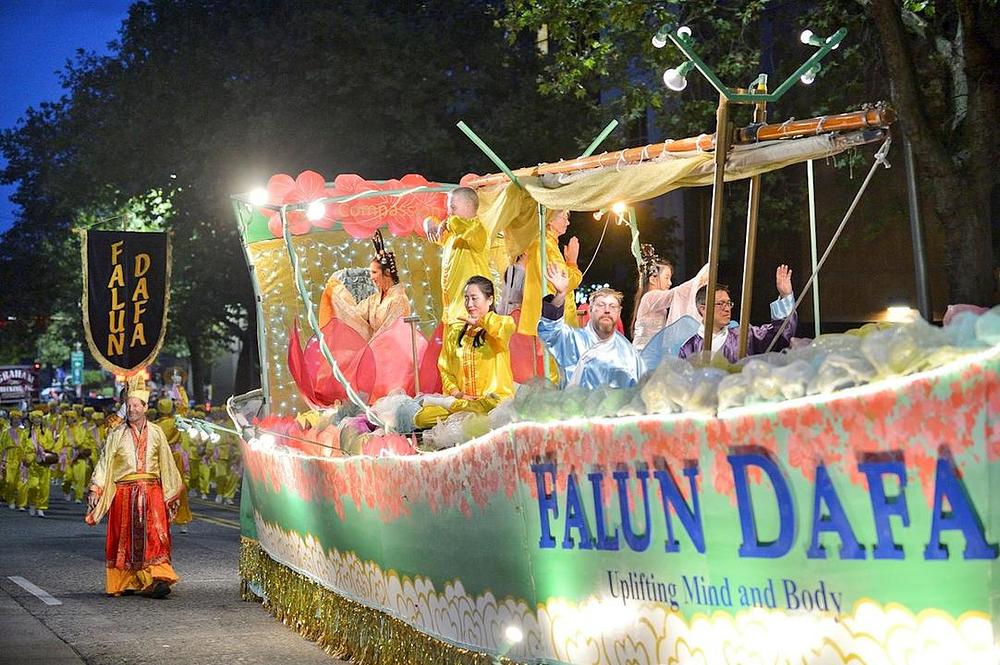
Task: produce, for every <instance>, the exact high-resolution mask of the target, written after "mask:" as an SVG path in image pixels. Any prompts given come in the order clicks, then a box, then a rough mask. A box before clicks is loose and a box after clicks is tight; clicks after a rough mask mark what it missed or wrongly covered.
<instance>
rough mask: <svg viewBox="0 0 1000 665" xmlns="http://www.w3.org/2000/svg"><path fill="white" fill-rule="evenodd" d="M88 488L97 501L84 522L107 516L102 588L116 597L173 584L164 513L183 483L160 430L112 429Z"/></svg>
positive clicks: (172, 505)
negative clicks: (162, 584) (103, 583)
mask: <svg viewBox="0 0 1000 665" xmlns="http://www.w3.org/2000/svg"><path fill="white" fill-rule="evenodd" d="M90 489H91V492H94V493H96V494H97V496H98V501H97V506H96V507H95V508H94V509H93V510H92V511H91V512H88V513H87V516H86V518H85V519H86V522H87V523H88V524H90V525H95V524H97V523H98V522H100V521H101V519H102V518H103V517H104V516H105V515H107V516H108V535H107V539H106V541H105V560H106V577H105V591H106V592H107V593H108V594H110V595H114V596H118V595H121V594H122V593H125V592H128V591H144V590H148V589H150V588H151V587H152V586H153V585H154V584H155V583H156V582H166V583H167V584H173V583H175V582H177V580H178V579H179V578H178V577H177V573H175V572H174V569H173V567H172V566H171V565H170V556H171V543H170V524H169V517H168V515H169V512H170V510H172V509H175V508H176V506H177V504H178V502H179V500H180V494H181V492H183V491H184V485H183V483H182V482H181V474H180V472H179V471H178V470H177V465H176V464H175V463H174V458H173V455H172V454H171V450H170V446H169V444H168V443H167V438H166V436H164V434H163V430H162V429H160V427H159V426H157V425H156V424H155V423H151V422H147V423H145V425H144V427H143V428H142V430H141V431H140V430H137V429H136V428H135V427H133V426H132V425H131V424H128V423H125V424H122V425H119V426H118V427H116V428H115V429H114V430H112V431H111V432H110V433H109V435H108V440H107V443H106V444H105V446H104V450H103V451H102V453H101V457H100V459H99V460H98V461H97V465H96V466H95V468H94V473H93V475H92V476H91V485H90Z"/></svg>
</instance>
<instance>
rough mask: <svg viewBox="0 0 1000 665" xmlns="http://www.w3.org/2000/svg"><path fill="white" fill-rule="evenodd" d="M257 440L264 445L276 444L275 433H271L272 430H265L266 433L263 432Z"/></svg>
mask: <svg viewBox="0 0 1000 665" xmlns="http://www.w3.org/2000/svg"><path fill="white" fill-rule="evenodd" d="M257 441H258V442H259V443H260V445H261V446H262V447H270V446H273V445H274V435H273V434H271V433H270V432H265V433H263V434H261V435H260V438H259V439H257Z"/></svg>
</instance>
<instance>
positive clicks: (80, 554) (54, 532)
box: [0, 487, 340, 665]
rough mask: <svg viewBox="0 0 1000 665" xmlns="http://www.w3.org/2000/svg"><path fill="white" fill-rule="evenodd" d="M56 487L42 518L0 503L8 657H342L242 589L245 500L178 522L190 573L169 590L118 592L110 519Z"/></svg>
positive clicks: (28, 661)
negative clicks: (153, 594) (89, 513)
mask: <svg viewBox="0 0 1000 665" xmlns="http://www.w3.org/2000/svg"><path fill="white" fill-rule="evenodd" d="M57 494H59V495H60V496H61V493H60V492H58V490H57V488H55V487H53V492H52V495H53V497H52V502H51V510H49V511H47V513H46V515H47V516H46V517H45V518H44V519H40V518H37V517H29V516H28V514H27V513H25V512H19V511H11V510H9V509H8V508H7V507H6V506H0V664H2V665H7V664H8V663H9V664H15V663H16V664H18V665H34V664H35V663H37V664H39V665H40V664H42V663H44V664H46V665H64V664H65V665H77V664H79V663H87V664H88V665H111V664H114V665H122V664H125V663H128V664H129V665H133V664H141V663H171V664H172V665H173V664H179V665H195V664H199V665H200V664H202V663H205V664H208V663H212V664H213V665H214V664H216V663H243V664H246V665H253V664H257V663H260V664H264V663H276V662H282V663H303V664H306V665H311V664H313V663H315V664H316V665H336V664H337V663H340V661H337V660H334V659H333V658H330V657H329V656H327V655H326V654H325V653H323V651H321V650H320V649H319V647H317V646H316V645H315V644H313V643H312V642H310V641H308V640H306V639H304V638H302V637H300V636H299V635H297V634H296V633H294V632H292V631H291V630H289V629H288V628H286V627H285V626H284V625H282V624H281V623H279V622H278V621H276V620H275V619H274V618H273V617H272V616H271V615H270V614H268V613H267V612H266V611H265V610H264V609H263V608H262V607H261V606H260V605H259V604H257V603H251V602H244V601H242V600H240V593H239V588H240V586H239V575H238V573H237V559H238V556H239V528H238V520H239V515H238V513H237V511H236V507H229V506H219V505H216V504H214V503H207V502H201V501H197V500H192V505H191V509H192V511H193V512H194V514H195V520H194V522H192V523H191V524H190V525H188V533H187V534H182V533H179V531H178V529H177V527H174V528H173V565H174V569H175V570H176V571H177V573H178V575H180V577H181V581H180V582H179V583H178V584H177V585H176V586H175V587H174V590H173V593H172V594H171V595H170V596H169V597H168V598H166V599H164V600H152V599H148V598H142V597H138V596H124V597H121V598H110V597H108V596H105V594H104V537H105V525H104V524H103V523H102V524H100V525H98V526H97V527H88V526H87V525H86V524H84V522H83V514H84V507H83V506H82V505H79V504H73V503H68V502H66V501H63V500H62V499H61V498H56V495H57ZM11 578H14V579H11ZM19 583H20V584H19ZM25 586H27V587H29V588H31V587H34V589H32V590H33V591H34V593H32V592H31V591H29V590H27V589H25V588H24V587H25ZM46 593H47V594H48V595H49V596H51V599H45V600H48V603H49V604H46V602H45V600H43V599H42V598H44V594H46ZM39 596H41V598H40V597H39ZM56 603H58V604H56Z"/></svg>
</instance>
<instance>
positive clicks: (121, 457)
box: [87, 422, 184, 524]
mask: <svg viewBox="0 0 1000 665" xmlns="http://www.w3.org/2000/svg"><path fill="white" fill-rule="evenodd" d="M146 426H147V427H148V428H149V433H148V434H147V439H146V464H145V470H144V473H151V474H153V475H155V476H157V477H159V479H160V487H162V488H163V500H164V501H165V502H167V503H168V504H169V503H170V502H171V501H176V500H177V499H178V498H179V497H180V493H181V492H182V491H183V489H184V484H183V483H182V482H181V473H180V471H178V470H177V465H176V464H175V463H174V457H173V455H172V454H171V451H170V445H169V444H168V443H167V437H166V436H165V435H164V434H163V430H162V429H160V427H159V426H158V425H157V424H156V423H152V422H147V423H146ZM138 468H139V465H138V462H137V460H136V446H135V444H134V443H133V440H132V434H131V432H130V430H129V427H128V425H127V424H122V425H119V426H118V427H116V428H115V429H113V430H112V431H111V432H110V433H109V434H108V440H107V443H105V444H104V450H103V451H102V452H101V458H100V459H99V460H97V466H95V467H94V473H93V474H92V475H91V477H90V489H91V491H93V492H97V493H98V495H99V497H100V498H99V500H98V502H97V507H96V508H94V510H93V511H92V512H91V513H88V514H87V523H88V524H97V523H98V522H100V521H101V519H102V518H103V517H104V516H105V515H106V514H107V512H108V510H109V509H110V508H111V502H112V501H113V500H114V498H115V482H117V481H118V480H121V479H122V478H124V477H125V476H128V475H129V474H133V473H136V472H137V470H138Z"/></svg>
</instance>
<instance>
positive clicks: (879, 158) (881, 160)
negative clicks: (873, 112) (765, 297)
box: [764, 136, 892, 353]
mask: <svg viewBox="0 0 1000 665" xmlns="http://www.w3.org/2000/svg"><path fill="white" fill-rule="evenodd" d="M891 145H892V137H891V136H889V137H886V139H885V142H884V143H883V144H882V146H881V147H880V148H879V149H878V150H877V151H876V152H875V161H874V162H873V163H872V167H871V168H870V169H869V170H868V175H866V176H865V180H864V182H862V183H861V187H860V188H859V189H858V193H857V194H855V195H854V200H853V201H851V205H850V206H849V207H848V208H847V212H846V213H844V217H843V219H841V220H840V225H839V226H838V227H837V230H836V231H834V232H833V237H832V238H830V242H829V243H828V244H827V246H826V250H825V251H824V252H823V256H821V257H820V258H819V263H817V264H816V272H814V273H813V274H811V275H809V280H808V281H807V282H806V285H805V286H803V287H802V293H800V294H799V297H798V298H796V299H795V304H794V305H792V311H791V312H789V314H788V316H786V317H785V318H784V320H783V321H782V322H781V325H780V326H779V327H778V332H777V333H775V335H774V338H773V339H771V343H770V344H768V346H767V349H765V350H764V353H769V352H770V351H771V349H773V348H774V345H775V344H777V343H778V339H779V338H780V337H781V333H783V332H784V331H785V328H786V327H787V326H788V320H789V318H790V317H791V316H792V314H794V313H795V312H796V311H797V310H798V308H799V305H801V304H802V299H803V298H805V297H806V294H807V293H809V289H810V287H811V286H812V285H813V282H814V281H815V279H816V276H817V275H819V271H820V270H822V269H823V265H824V264H826V259H827V258H828V257H829V256H830V252H832V251H833V248H834V247H835V246H836V244H837V241H838V240H839V239H840V234H841V233H843V232H844V227H845V226H847V221H848V220H849V219H850V218H851V215H853V214H854V209H855V208H857V207H858V202H860V201H861V197H862V196H864V193H865V191H866V190H867V189H868V183H870V182H871V180H872V176H874V175H875V171H877V170H878V167H879V166H884V167H885V168H890V167H891V165H890V164H889V160H888V159H886V156H887V155H888V154H889V147H890V146H891Z"/></svg>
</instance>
